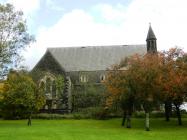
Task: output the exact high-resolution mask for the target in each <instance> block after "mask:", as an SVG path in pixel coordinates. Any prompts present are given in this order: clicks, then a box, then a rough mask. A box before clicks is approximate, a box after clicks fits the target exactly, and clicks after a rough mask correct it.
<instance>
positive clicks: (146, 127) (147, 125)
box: [145, 112, 150, 131]
mask: <svg viewBox="0 0 187 140" xmlns="http://www.w3.org/2000/svg"><path fill="white" fill-rule="evenodd" d="M149 127H150V126H149V112H145V130H146V131H149V130H150V128H149Z"/></svg>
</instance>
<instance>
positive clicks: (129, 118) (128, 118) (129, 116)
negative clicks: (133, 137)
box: [127, 112, 131, 128]
mask: <svg viewBox="0 0 187 140" xmlns="http://www.w3.org/2000/svg"><path fill="white" fill-rule="evenodd" d="M127 128H131V115H130V114H129V112H128V114H127Z"/></svg>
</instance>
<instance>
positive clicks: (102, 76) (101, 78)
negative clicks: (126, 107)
mask: <svg viewBox="0 0 187 140" xmlns="http://www.w3.org/2000/svg"><path fill="white" fill-rule="evenodd" d="M100 80H101V82H104V81H105V75H104V74H103V75H101V76H100Z"/></svg>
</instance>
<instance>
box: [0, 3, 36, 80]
mask: <svg viewBox="0 0 187 140" xmlns="http://www.w3.org/2000/svg"><path fill="white" fill-rule="evenodd" d="M32 41H34V38H33V36H31V35H29V33H28V32H27V26H26V22H25V20H24V19H23V12H21V11H15V9H14V7H13V6H12V5H11V4H6V5H1V4H0V77H1V78H2V77H3V76H5V75H6V74H7V72H8V69H9V68H10V66H11V64H14V65H17V64H18V62H19V61H20V60H21V59H20V58H21V56H20V51H21V50H22V49H24V48H25V47H26V46H27V45H29V44H30V43H31V42H32Z"/></svg>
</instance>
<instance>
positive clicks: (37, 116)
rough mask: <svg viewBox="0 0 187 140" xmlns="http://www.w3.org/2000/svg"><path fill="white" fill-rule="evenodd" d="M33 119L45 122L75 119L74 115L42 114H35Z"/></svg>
mask: <svg viewBox="0 0 187 140" xmlns="http://www.w3.org/2000/svg"><path fill="white" fill-rule="evenodd" d="M32 118H33V119H44V120H57V119H73V118H74V117H73V114H63V115H62V114H47V113H40V114H34V115H33V116H32Z"/></svg>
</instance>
